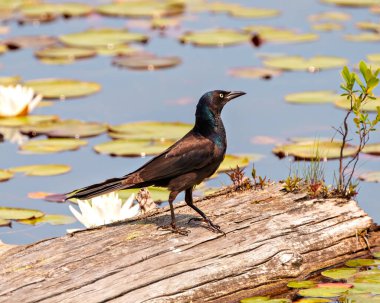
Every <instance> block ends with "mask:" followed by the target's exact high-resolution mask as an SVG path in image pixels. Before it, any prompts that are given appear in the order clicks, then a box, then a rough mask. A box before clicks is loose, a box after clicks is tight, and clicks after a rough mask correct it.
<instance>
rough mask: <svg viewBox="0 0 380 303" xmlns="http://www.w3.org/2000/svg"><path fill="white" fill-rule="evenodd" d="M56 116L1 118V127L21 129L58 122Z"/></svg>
mask: <svg viewBox="0 0 380 303" xmlns="http://www.w3.org/2000/svg"><path fill="white" fill-rule="evenodd" d="M58 118H59V117H58V116H55V115H28V116H22V117H9V118H0V126H5V127H20V126H25V125H33V124H36V123H43V122H49V121H56V120H58Z"/></svg>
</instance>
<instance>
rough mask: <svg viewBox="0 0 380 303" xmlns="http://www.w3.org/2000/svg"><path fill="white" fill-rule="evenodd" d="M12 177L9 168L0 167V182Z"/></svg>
mask: <svg viewBox="0 0 380 303" xmlns="http://www.w3.org/2000/svg"><path fill="white" fill-rule="evenodd" d="M12 178H13V173H12V172H10V171H9V170H5V169H0V182H4V181H8V180H9V179H12Z"/></svg>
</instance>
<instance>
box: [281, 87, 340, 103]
mask: <svg viewBox="0 0 380 303" xmlns="http://www.w3.org/2000/svg"><path fill="white" fill-rule="evenodd" d="M337 98H339V95H338V94H336V93H335V92H334V91H331V90H320V91H307V92H302V93H293V94H289V95H286V96H285V100H286V101H287V102H289V103H297V104H313V103H332V102H334V100H336V99H337Z"/></svg>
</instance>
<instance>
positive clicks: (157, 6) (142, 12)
mask: <svg viewBox="0 0 380 303" xmlns="http://www.w3.org/2000/svg"><path fill="white" fill-rule="evenodd" d="M184 10H185V5H184V3H183V2H182V1H166V2H165V1H163V2H158V1H152V0H147V1H134V2H124V3H117V2H115V3H111V4H105V5H101V6H98V7H97V12H98V13H100V14H102V15H106V16H118V17H133V18H143V17H163V16H173V15H178V14H182V13H183V12H184Z"/></svg>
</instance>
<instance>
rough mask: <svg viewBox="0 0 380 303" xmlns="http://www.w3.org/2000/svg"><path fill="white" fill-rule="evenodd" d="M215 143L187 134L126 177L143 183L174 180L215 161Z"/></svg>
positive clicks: (199, 136)
mask: <svg viewBox="0 0 380 303" xmlns="http://www.w3.org/2000/svg"><path fill="white" fill-rule="evenodd" d="M214 148H215V145H214V143H213V142H212V141H211V140H210V139H207V138H205V137H203V136H201V135H196V134H192V133H191V132H190V133H189V134H187V135H186V136H185V137H184V138H182V139H181V140H179V141H178V142H177V143H175V144H174V145H173V146H171V147H169V148H168V149H167V150H166V151H164V152H163V153H161V154H160V155H158V156H157V157H155V158H153V159H152V160H151V161H149V162H147V163H146V164H145V165H144V166H142V167H141V168H139V169H138V170H137V171H135V172H133V173H131V174H129V175H126V176H125V177H126V181H127V182H128V177H129V176H131V177H132V179H134V180H136V179H135V177H137V176H138V179H140V180H141V182H146V181H154V180H161V179H166V178H172V177H175V176H178V175H182V174H185V173H187V172H190V171H194V170H197V169H200V168H203V167H205V166H207V165H208V164H210V163H211V162H212V161H213V155H214Z"/></svg>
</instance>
